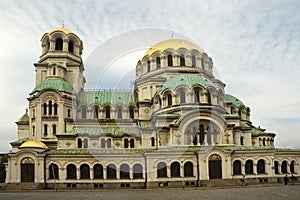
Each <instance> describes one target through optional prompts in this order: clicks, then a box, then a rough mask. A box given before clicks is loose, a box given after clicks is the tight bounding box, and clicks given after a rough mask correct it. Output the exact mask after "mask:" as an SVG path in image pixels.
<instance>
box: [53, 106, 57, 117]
mask: <svg viewBox="0 0 300 200" xmlns="http://www.w3.org/2000/svg"><path fill="white" fill-rule="evenodd" d="M53 107H54V115H57V103H54V105H53Z"/></svg>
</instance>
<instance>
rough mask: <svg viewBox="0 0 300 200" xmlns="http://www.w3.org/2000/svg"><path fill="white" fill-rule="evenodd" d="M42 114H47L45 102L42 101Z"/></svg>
mask: <svg viewBox="0 0 300 200" xmlns="http://www.w3.org/2000/svg"><path fill="white" fill-rule="evenodd" d="M43 111H44V112H43V115H47V104H46V103H44V104H43Z"/></svg>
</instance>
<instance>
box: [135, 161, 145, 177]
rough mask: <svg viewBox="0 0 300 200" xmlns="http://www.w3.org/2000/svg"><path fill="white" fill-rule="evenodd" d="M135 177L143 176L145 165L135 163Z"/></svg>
mask: <svg viewBox="0 0 300 200" xmlns="http://www.w3.org/2000/svg"><path fill="white" fill-rule="evenodd" d="M133 178H134V179H139V178H143V167H142V165H141V164H135V165H134V166H133Z"/></svg>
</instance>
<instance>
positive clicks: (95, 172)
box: [93, 164, 103, 179]
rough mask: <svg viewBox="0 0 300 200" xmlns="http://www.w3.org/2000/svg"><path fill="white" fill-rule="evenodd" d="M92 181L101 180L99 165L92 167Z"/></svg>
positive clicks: (101, 172)
mask: <svg viewBox="0 0 300 200" xmlns="http://www.w3.org/2000/svg"><path fill="white" fill-rule="evenodd" d="M93 171H94V179H103V167H102V165H100V164H96V165H94V167H93Z"/></svg>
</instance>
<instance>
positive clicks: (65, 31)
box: [49, 27, 72, 34]
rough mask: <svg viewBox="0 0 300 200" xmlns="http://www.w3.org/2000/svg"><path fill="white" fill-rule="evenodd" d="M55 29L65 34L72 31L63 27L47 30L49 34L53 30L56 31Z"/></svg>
mask: <svg viewBox="0 0 300 200" xmlns="http://www.w3.org/2000/svg"><path fill="white" fill-rule="evenodd" d="M57 31H61V32H64V33H65V34H69V33H72V31H70V30H68V29H65V28H64V27H60V28H55V29H52V30H51V31H49V34H51V33H54V32H57Z"/></svg>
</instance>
